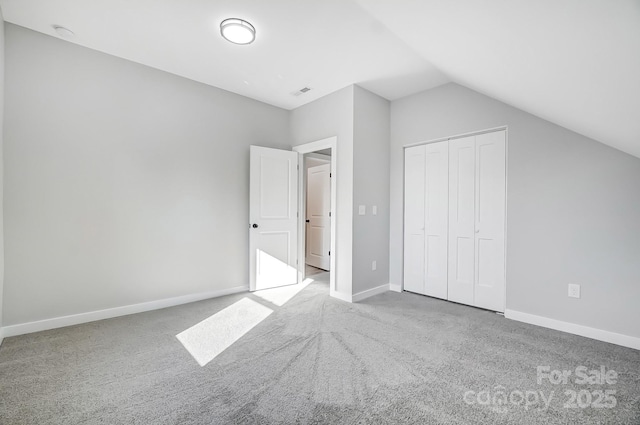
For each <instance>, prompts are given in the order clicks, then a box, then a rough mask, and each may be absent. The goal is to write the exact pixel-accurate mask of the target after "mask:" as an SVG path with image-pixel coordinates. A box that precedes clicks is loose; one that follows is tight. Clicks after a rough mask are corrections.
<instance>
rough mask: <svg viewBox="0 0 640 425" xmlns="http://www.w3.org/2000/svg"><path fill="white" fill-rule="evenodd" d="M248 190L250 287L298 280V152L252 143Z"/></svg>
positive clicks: (252, 288)
mask: <svg viewBox="0 0 640 425" xmlns="http://www.w3.org/2000/svg"><path fill="white" fill-rule="evenodd" d="M249 192H250V193H249V220H250V230H249V235H250V236H249V249H250V253H249V264H250V289H251V290H252V291H255V290H260V289H266V288H273V287H277V286H284V285H291V284H294V283H297V279H298V272H297V258H296V257H297V252H298V218H297V213H298V153H297V152H291V151H284V150H279V149H269V148H263V147H258V146H251V149H250V191H249Z"/></svg>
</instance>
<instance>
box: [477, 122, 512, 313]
mask: <svg viewBox="0 0 640 425" xmlns="http://www.w3.org/2000/svg"><path fill="white" fill-rule="evenodd" d="M476 164H477V166H476V170H475V184H476V205H475V216H476V218H475V225H476V238H475V257H476V258H475V263H476V272H475V288H474V290H475V293H474V305H475V306H477V307H481V308H486V309H488V310H495V311H504V297H505V294H504V292H505V215H506V211H505V210H506V208H505V207H506V204H505V202H506V133H505V131H497V132H493V133H485V134H480V135H478V136H476Z"/></svg>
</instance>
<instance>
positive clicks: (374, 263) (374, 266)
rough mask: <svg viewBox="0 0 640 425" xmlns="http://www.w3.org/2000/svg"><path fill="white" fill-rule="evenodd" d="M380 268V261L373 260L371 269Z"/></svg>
mask: <svg viewBox="0 0 640 425" xmlns="http://www.w3.org/2000/svg"><path fill="white" fill-rule="evenodd" d="M377 268H378V262H377V261H376V260H373V261H372V262H371V270H374V271H375V270H376V269H377Z"/></svg>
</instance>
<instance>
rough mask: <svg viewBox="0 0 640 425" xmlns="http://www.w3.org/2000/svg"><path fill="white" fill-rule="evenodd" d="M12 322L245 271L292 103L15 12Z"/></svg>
mask: <svg viewBox="0 0 640 425" xmlns="http://www.w3.org/2000/svg"><path fill="white" fill-rule="evenodd" d="M6 30H7V31H6V41H7V45H6V66H7V67H6V78H7V85H6V88H7V91H6V111H7V113H6V124H7V125H6V127H5V157H6V161H5V164H6V167H5V196H6V204H5V205H6V208H5V219H6V224H7V225H6V234H5V242H6V257H5V258H6V281H5V299H4V308H5V322H4V324H5V325H13V324H19V323H24V322H29V321H34V320H40V319H47V318H52V317H59V316H64V315H69V314H75V313H82V312H87V311H94V310H99V309H105V308H110V307H116V306H123V305H129V304H134V303H140V302H146V301H152V300H157V299H163V298H169V297H176V296H180V295H185V294H196V293H201V292H208V291H215V290H222V289H226V288H231V287H237V286H245V285H247V283H248V281H249V278H248V254H247V253H248V197H249V193H248V191H249V145H250V144H258V145H263V146H271V147H279V148H283V149H290V143H289V127H288V112H287V111H285V110H282V109H279V108H276V107H272V106H268V105H266V104H263V103H259V102H256V101H254V100H250V99H248V98H244V97H241V96H238V95H235V94H232V93H229V92H226V91H223V90H220V89H216V88H213V87H210V86H206V85H203V84H199V83H196V82H193V81H190V80H186V79H183V78H180V77H177V76H174V75H171V74H167V73H164V72H161V71H158V70H154V69H151V68H147V67H145V66H142V65H138V64H135V63H132V62H128V61H125V60H122V59H118V58H115V57H112V56H108V55H105V54H102V53H99V52H96V51H92V50H89V49H86V48H83V47H79V46H77V45H73V44H71V43H68V42H64V41H61V40H58V39H55V38H52V37H48V36H45V35H42V34H39V33H35V32H32V31H29V30H26V29H23V28H20V27H17V26H13V25H10V24H8V25H7V26H6Z"/></svg>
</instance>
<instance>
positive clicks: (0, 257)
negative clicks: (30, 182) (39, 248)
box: [0, 10, 4, 342]
mask: <svg viewBox="0 0 640 425" xmlns="http://www.w3.org/2000/svg"><path fill="white" fill-rule="evenodd" d="M3 136H4V19H3V17H2V10H0V342H2V324H3V323H4V322H3V319H2V314H3V309H2V304H3V302H2V300H3V298H4V297H3V294H4V207H3V201H4V194H3V191H4V182H3V180H4V158H3V152H4V141H3Z"/></svg>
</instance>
